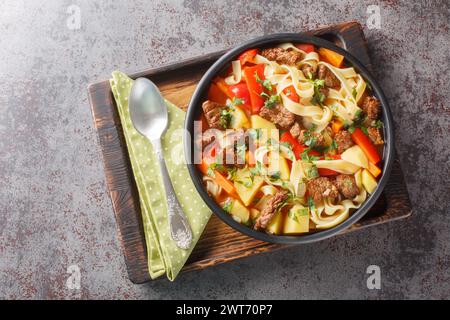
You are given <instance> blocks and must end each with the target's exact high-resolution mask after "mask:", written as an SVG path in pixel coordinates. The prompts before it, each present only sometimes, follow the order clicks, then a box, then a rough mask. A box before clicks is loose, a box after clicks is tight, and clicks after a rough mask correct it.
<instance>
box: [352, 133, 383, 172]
mask: <svg viewBox="0 0 450 320" xmlns="http://www.w3.org/2000/svg"><path fill="white" fill-rule="evenodd" d="M352 139H353V141H354V142H355V143H356V144H357V145H358V146H359V147H360V148H361V149H362V151H363V152H364V153H365V154H366V156H367V158H368V159H369V161H370V162H372V163H373V164H377V163H378V162H380V160H381V157H380V155H379V154H378V151H377V149H376V148H375V146H374V145H373V143H372V141H370V139H369V137H368V136H366V135H365V134H364V132H362V130H361V129H360V128H356V129H355V131H353V133H352Z"/></svg>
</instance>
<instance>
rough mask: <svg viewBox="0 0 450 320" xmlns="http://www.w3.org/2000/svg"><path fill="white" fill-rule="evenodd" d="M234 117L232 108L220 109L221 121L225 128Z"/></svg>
mask: <svg viewBox="0 0 450 320" xmlns="http://www.w3.org/2000/svg"><path fill="white" fill-rule="evenodd" d="M232 119H233V115H232V113H231V110H230V108H224V109H222V110H221V111H220V120H219V123H220V124H221V125H222V127H224V128H225V129H227V128H229V127H230V124H231V120H232Z"/></svg>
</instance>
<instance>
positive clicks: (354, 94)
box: [352, 88, 358, 99]
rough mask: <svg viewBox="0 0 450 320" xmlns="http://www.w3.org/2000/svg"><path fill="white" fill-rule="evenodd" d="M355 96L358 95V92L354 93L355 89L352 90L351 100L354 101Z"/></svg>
mask: <svg viewBox="0 0 450 320" xmlns="http://www.w3.org/2000/svg"><path fill="white" fill-rule="evenodd" d="M357 95H358V92H357V91H356V88H353V90H352V96H353V99H356V96H357Z"/></svg>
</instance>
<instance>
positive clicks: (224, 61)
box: [184, 33, 394, 244]
mask: <svg viewBox="0 0 450 320" xmlns="http://www.w3.org/2000/svg"><path fill="white" fill-rule="evenodd" d="M284 42H292V43H311V44H313V45H314V46H316V47H323V48H327V49H331V50H333V51H336V52H337V53H339V54H341V55H343V56H344V57H345V59H346V61H345V62H346V64H347V65H349V66H353V67H354V68H355V70H356V71H357V72H359V73H360V74H361V75H362V76H363V77H364V79H365V80H366V81H367V82H368V83H369V84H370V86H371V87H372V90H373V93H374V94H375V96H376V97H377V98H378V99H379V100H380V102H381V105H382V111H383V112H382V120H383V122H384V138H385V142H386V143H385V145H384V152H383V174H382V176H381V178H380V180H379V182H378V187H377V189H376V190H375V192H374V193H373V194H371V195H370V196H369V197H368V198H367V199H366V201H365V202H364V203H363V204H362V205H361V207H360V208H359V209H358V210H356V211H355V212H353V213H352V214H351V215H350V217H349V218H348V219H347V220H345V221H344V222H342V223H341V224H339V225H337V226H336V227H334V228H331V229H326V230H322V231H317V232H314V233H310V234H305V235H298V236H283V235H271V234H267V233H264V232H260V231H255V230H253V229H251V228H249V227H247V226H245V225H243V224H240V223H238V222H236V221H235V220H234V219H233V218H232V217H231V216H230V215H229V214H228V213H227V212H225V211H224V210H223V209H222V208H221V207H220V206H219V205H218V204H217V203H216V202H215V201H214V199H212V198H211V197H210V196H209V195H208V193H207V192H206V189H205V187H204V185H203V183H202V175H201V173H200V172H199V170H198V169H197V166H196V165H195V164H194V163H193V162H194V161H193V160H194V157H193V154H192V153H191V150H193V145H194V142H193V139H189V135H190V137H193V136H194V121H195V120H198V119H200V115H201V112H202V108H201V105H202V103H203V101H205V100H206V96H207V92H208V88H209V85H210V84H211V82H212V79H213V78H214V77H215V76H217V75H219V74H220V73H221V72H223V70H224V69H225V68H227V67H228V66H229V64H230V62H231V61H233V60H235V59H236V58H237V56H238V55H239V54H240V53H242V52H243V51H245V50H247V49H250V48H263V47H268V46H274V45H277V44H280V43H284ZM185 129H186V132H185V137H184V145H185V154H186V158H187V159H186V161H187V163H188V169H189V173H190V175H191V178H192V181H193V182H194V185H195V187H196V188H197V191H198V192H199V194H200V196H201V197H202V198H203V200H204V201H205V202H206V204H207V205H208V206H209V208H210V209H211V210H212V211H213V212H214V213H215V214H216V215H217V216H219V218H220V219H222V220H223V221H224V222H225V223H227V224H228V225H229V226H231V227H232V228H234V229H236V230H238V231H240V232H242V233H243V234H245V235H248V236H250V237H253V238H256V239H259V240H263V241H267V242H272V243H283V244H300V243H309V242H314V241H319V240H323V239H326V238H329V237H331V236H333V235H336V234H338V233H340V232H341V231H342V230H344V229H346V228H348V227H350V226H351V225H352V224H354V223H355V222H357V221H358V220H359V219H361V218H362V217H363V216H364V215H365V214H366V213H367V212H368V211H369V210H370V208H371V207H372V206H373V205H374V203H375V202H376V201H377V199H378V197H379V196H380V194H381V192H382V191H383V188H384V187H385V186H386V183H387V180H388V178H389V174H390V171H391V167H392V163H393V156H394V146H393V136H394V135H393V123H392V115H391V111H390V110H389V106H388V103H387V100H386V97H385V96H384V94H383V92H382V90H381V87H380V86H379V85H378V83H377V82H376V81H375V79H374V78H373V77H372V75H371V74H370V73H369V71H368V70H367V69H366V68H365V67H364V66H363V65H362V63H361V62H359V61H358V59H357V58H355V57H354V56H352V55H351V54H350V53H348V52H347V51H345V50H344V49H342V48H340V47H338V46H336V45H334V44H333V43H331V42H329V41H326V40H323V39H320V38H317V37H313V36H306V35H300V34H292V33H279V34H272V35H268V36H264V37H261V38H257V39H254V40H250V41H248V42H246V43H244V44H241V45H239V46H237V47H236V48H234V49H232V50H230V51H228V52H227V53H225V54H224V55H223V56H222V57H221V58H220V59H219V60H217V61H216V62H215V63H214V64H213V65H212V66H211V67H210V68H209V69H208V71H207V72H206V73H205V75H204V76H203V78H202V79H201V80H200V82H199V84H198V86H197V89H196V90H195V92H194V94H193V96H192V99H191V102H190V104H189V108H188V111H187V117H186V122H185Z"/></svg>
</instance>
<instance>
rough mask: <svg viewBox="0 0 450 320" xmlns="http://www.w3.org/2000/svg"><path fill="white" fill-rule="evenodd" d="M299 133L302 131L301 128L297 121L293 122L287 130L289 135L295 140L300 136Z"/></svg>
mask: <svg viewBox="0 0 450 320" xmlns="http://www.w3.org/2000/svg"><path fill="white" fill-rule="evenodd" d="M301 131H302V126H301V125H300V124H299V123H298V122H297V121H296V122H294V124H293V125H292V127H291V128H290V129H289V133H290V134H291V136H292V137H294V138H295V139H297V138H298V137H299V136H300V133H301Z"/></svg>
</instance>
